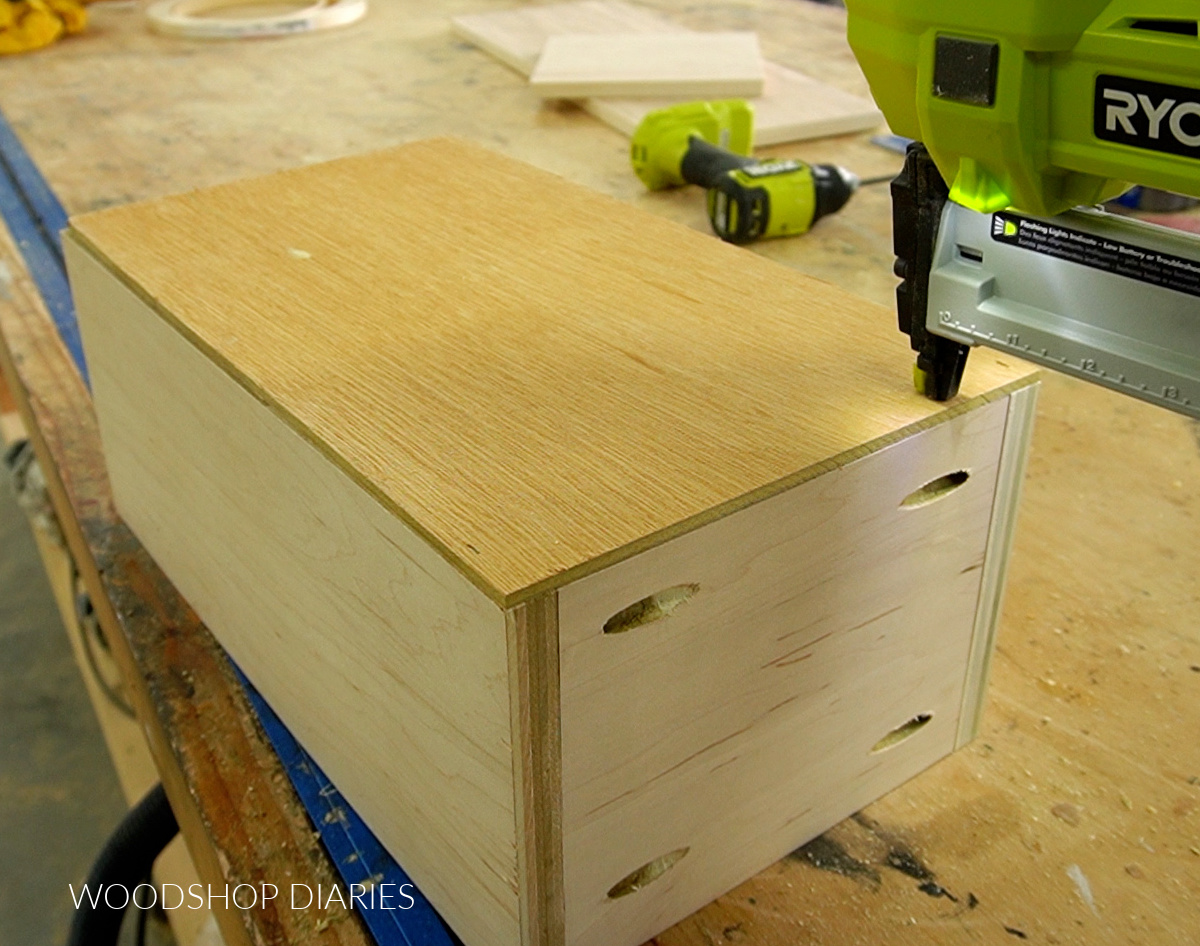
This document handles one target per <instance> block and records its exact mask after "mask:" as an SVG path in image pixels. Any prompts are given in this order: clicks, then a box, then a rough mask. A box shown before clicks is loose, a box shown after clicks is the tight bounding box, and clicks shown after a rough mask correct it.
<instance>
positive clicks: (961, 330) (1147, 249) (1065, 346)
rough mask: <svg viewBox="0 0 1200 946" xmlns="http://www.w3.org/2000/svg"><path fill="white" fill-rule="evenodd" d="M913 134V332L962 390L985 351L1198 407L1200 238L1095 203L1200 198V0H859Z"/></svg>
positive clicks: (925, 381)
mask: <svg viewBox="0 0 1200 946" xmlns="http://www.w3.org/2000/svg"><path fill="white" fill-rule="evenodd" d="M846 7H847V10H848V16H849V19H848V32H849V39H850V45H851V47H852V48H853V49H854V52H855V54H856V55H857V56H858V61H859V64H860V65H861V66H862V68H863V72H864V73H865V74H866V77H867V80H868V81H869V82H870V84H871V91H872V92H873V93H874V95H875V100H876V102H878V103H879V107H880V108H881V109H882V110H883V113H884V115H885V116H886V117H887V120H888V124H889V125H890V126H891V128H892V130H893V131H895V132H896V133H897V134H900V135H904V136H906V137H909V138H912V139H915V142H916V143H914V144H913V145H912V146H911V147H910V149H909V153H908V156H907V160H906V163H905V168H904V171H903V172H902V173H901V175H900V176H899V177H897V178H896V180H895V181H894V182H893V183H892V207H893V223H894V226H893V230H894V236H895V249H896V256H897V262H896V274H897V275H898V276H899V277H900V278H901V280H902V282H901V284H900V286H899V288H898V289H897V309H898V314H899V322H900V328H901V330H902V331H903V332H905V333H906V334H907V335H908V336H909V338H910V341H911V344H912V347H913V349H914V350H915V351H916V352H917V370H916V380H917V385H918V387H919V388H920V390H922V391H923V392H924V393H925V394H927V395H929V396H930V397H933V398H936V399H937V400H945V399H946V398H949V397H953V396H954V394H955V393H956V392H957V391H958V386H959V380H960V378H961V377H962V373H963V368H964V365H965V363H966V360H967V353H968V351H969V350H970V348H971V347H972V346H975V345H986V346H987V347H989V348H994V349H998V350H999V351H1003V352H1011V353H1012V354H1015V355H1018V356H1020V357H1022V358H1025V359H1028V360H1030V361H1034V362H1037V363H1038V364H1041V365H1044V366H1046V367H1049V368H1053V369H1055V370H1056V371H1063V372H1067V373H1069V374H1072V375H1074V376H1076V377H1079V378H1083V379H1086V380H1088V381H1092V382H1094V383H1096V384H1101V385H1105V386H1106V387H1110V388H1113V389H1114V390H1117V391H1122V392H1124V393H1126V394H1131V395H1133V396H1134V397H1139V398H1142V399H1144V400H1147V401H1150V402H1151V403H1154V404H1159V405H1161V406H1163V407H1168V408H1170V409H1172V410H1176V411H1179V412H1181V413H1184V414H1188V415H1190V416H1192V417H1196V418H1200V237H1197V236H1195V235H1193V234H1187V233H1183V232H1181V231H1176V230H1168V229H1166V228H1163V227H1155V226H1150V225H1148V224H1146V223H1142V222H1140V221H1136V220H1130V219H1128V218H1126V217H1123V216H1119V215H1117V214H1112V213H1105V212H1103V211H1100V210H1097V209H1095V207H1094V205H1095V204H1097V203H1099V202H1101V201H1104V200H1107V199H1108V198H1111V197H1114V196H1116V195H1117V194H1119V193H1121V192H1122V191H1123V190H1125V189H1126V188H1127V187H1128V186H1129V185H1130V184H1142V185H1148V186H1151V187H1156V188H1159V189H1162V190H1169V191H1178V192H1181V193H1183V194H1189V195H1192V196H1196V197H1200V3H1197V0H974V2H969V3H964V2H962V0H846Z"/></svg>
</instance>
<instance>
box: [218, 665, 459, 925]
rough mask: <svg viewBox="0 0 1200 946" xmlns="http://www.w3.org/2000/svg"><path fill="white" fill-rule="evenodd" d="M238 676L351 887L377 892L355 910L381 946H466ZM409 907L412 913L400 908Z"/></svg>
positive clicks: (290, 735) (256, 694)
mask: <svg viewBox="0 0 1200 946" xmlns="http://www.w3.org/2000/svg"><path fill="white" fill-rule="evenodd" d="M235 669H236V668H235ZM238 677H239V679H240V680H241V681H242V685H243V686H244V687H245V688H246V694H247V695H248V696H249V697H250V704H251V705H252V706H253V707H254V711H255V712H256V713H257V714H258V719H259V722H261V723H262V727H263V730H264V731H265V732H266V734H267V738H268V739H269V740H270V741H271V745H272V746H274V747H275V751H276V752H277V753H278V754H279V759H280V761H281V762H282V763H283V766H284V768H285V769H286V770H287V774H288V778H290V779H291V781H292V785H294V786H295V788H296V792H297V794H299V796H300V800H301V801H302V802H303V803H304V808H305V810H306V811H307V812H308V815H309V817H310V818H312V820H313V823H314V824H316V826H317V830H318V831H319V832H320V833H321V840H322V841H323V842H324V844H325V847H326V849H327V850H328V851H329V854H330V857H331V858H332V859H333V863H334V864H335V866H336V867H337V870H338V873H339V874H341V877H342V881H343V882H344V883H345V885H346V888H347V889H348V890H350V891H351V892H354V893H363V892H364V891H368V890H372V889H373V890H374V891H376V894H377V895H376V897H374V898H372V897H370V895H369V894H364V897H360V899H359V900H358V901H356V902H355V904H354V908H355V909H356V910H357V911H358V913H359V915H360V916H361V917H362V918H363V920H364V921H365V922H366V924H367V928H368V929H369V930H370V931H371V935H373V936H374V937H375V939H376V941H377V942H378V943H379V946H462V944H461V942H460V941H459V939H458V937H457V936H455V935H454V933H453V932H452V931H451V930H450V928H449V927H448V926H446V924H445V923H444V922H443V920H442V918H441V917H440V916H438V914H437V911H436V910H434V908H433V906H432V905H431V904H430V903H429V901H428V900H426V899H425V897H424V895H423V894H422V893H421V892H420V891H419V890H417V888H416V886H415V885H414V884H413V882H412V881H411V880H410V879H409V877H408V875H407V874H406V873H405V872H404V871H403V870H402V869H401V867H400V865H399V864H397V863H396V862H395V861H394V860H393V859H392V857H391V855H390V854H388V853H387V851H385V850H384V848H383V845H381V844H380V843H379V841H378V840H377V839H376V837H375V835H374V834H373V833H372V832H371V830H370V829H369V828H368V827H367V826H366V825H365V824H364V823H363V821H362V819H361V818H359V816H358V815H357V814H356V813H355V811H354V809H353V808H351V807H350V806H349V805H348V804H346V801H345V799H343V798H342V794H341V792H339V791H338V790H337V789H336V788H335V787H334V786H333V784H332V783H331V782H330V781H329V779H328V778H326V777H325V773H324V772H322V771H321V769H320V767H319V766H318V765H317V763H315V762H314V761H313V760H312V758H311V757H310V756H309V755H308V753H306V752H305V751H304V749H302V748H301V747H300V744H299V743H298V742H296V739H295V737H293V736H292V734H291V733H290V732H289V731H288V729H287V727H286V726H284V725H283V723H282V722H281V721H280V719H279V717H278V716H276V715H275V713H274V711H273V710H272V709H271V707H270V706H268V705H267V703H266V701H265V700H264V699H263V698H262V696H261V695H260V694H259V692H258V691H257V690H256V689H254V686H253V684H251V683H250V681H249V680H247V679H246V677H245V675H243V674H242V672H241V670H238ZM352 885H357V886H352ZM388 885H392V886H388ZM404 885H407V886H404ZM380 892H386V894H387V895H388V896H389V897H390V903H391V905H392V906H393V907H396V909H386V908H384V907H383V906H381V905H380V900H379V897H378V894H379V893H380ZM282 895H283V894H282V893H281V896H282ZM305 896H307V895H305ZM410 903H411V906H409V904H410ZM404 906H407V907H408V908H407V909H400V908H399V907H404Z"/></svg>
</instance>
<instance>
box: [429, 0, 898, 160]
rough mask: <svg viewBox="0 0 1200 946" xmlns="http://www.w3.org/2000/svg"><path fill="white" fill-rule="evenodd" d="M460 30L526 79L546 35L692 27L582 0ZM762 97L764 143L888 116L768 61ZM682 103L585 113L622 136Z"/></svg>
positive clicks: (469, 19)
mask: <svg viewBox="0 0 1200 946" xmlns="http://www.w3.org/2000/svg"><path fill="white" fill-rule="evenodd" d="M452 23H453V28H454V32H455V33H456V34H457V35H458V36H459V37H461V38H462V39H465V40H466V41H467V42H470V43H473V44H474V45H476V46H478V47H479V48H480V49H482V50H483V51H484V52H486V53H488V54H489V55H491V56H493V57H494V58H496V59H498V60H499V61H500V62H502V63H504V64H505V65H506V66H508V67H509V68H511V69H515V70H516V71H517V72H519V73H520V74H521V75H523V76H528V75H530V74H531V73H532V72H533V68H534V65H535V64H536V63H537V59H538V56H539V55H540V53H541V50H542V45H543V44H544V43H545V41H546V38H547V37H548V36H552V35H557V34H561V33H614V32H639V33H641V32H671V31H674V32H686V28H685V27H682V26H679V25H678V24H676V23H672V22H671V21H669V20H666V19H663V18H662V17H660V16H657V15H655V14H653V13H649V12H647V11H645V10H641V9H639V8H637V7H634V6H630V5H629V4H627V3H622V2H621V0H578V2H574V3H555V4H550V5H547V6H526V7H520V8H518V9H516V10H504V11H501V12H498V13H479V14H470V15H467V16H460V17H455V18H454V19H453V21H452ZM763 69H764V73H765V87H764V91H763V94H762V95H761V96H758V97H757V98H753V99H751V100H750V101H751V104H752V105H753V106H754V140H755V143H756V144H759V145H771V144H780V143H782V142H785V141H804V140H807V139H810V138H820V137H823V136H826V135H843V134H850V133H852V132H855V131H863V130H866V129H868V128H874V127H876V126H878V125H879V124H880V123H881V122H882V121H883V116H882V115H881V114H880V112H879V110H878V109H877V108H876V107H875V103H874V102H872V101H871V100H870V99H869V98H864V97H862V96H857V95H852V94H850V93H848V92H844V91H842V90H841V89H838V88H835V87H834V86H831V85H829V84H827V83H824V82H821V81H820V80H818V79H814V78H812V77H810V76H806V75H803V74H802V73H799V72H796V71H795V70H793V69H788V68H787V67H786V66H781V65H779V64H778V63H773V62H769V61H767V62H764V63H763ZM675 101H677V100H676V99H667V98H662V99H628V98H589V99H585V100H584V102H583V103H582V104H583V107H584V108H585V109H586V110H587V111H588V112H590V113H591V114H592V115H594V116H596V117H597V118H598V119H600V120H601V121H602V122H605V123H606V124H608V125H610V126H611V127H613V128H615V129H616V130H617V131H619V132H621V133H622V134H626V135H630V134H632V133H633V130H634V129H635V128H637V126H638V123H639V122H640V121H641V120H642V117H643V116H644V115H645V114H646V113H647V112H649V111H652V110H653V109H656V108H663V107H665V106H667V105H671V104H673V103H674V102H675Z"/></svg>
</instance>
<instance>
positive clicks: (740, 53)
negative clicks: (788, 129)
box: [529, 31, 763, 99]
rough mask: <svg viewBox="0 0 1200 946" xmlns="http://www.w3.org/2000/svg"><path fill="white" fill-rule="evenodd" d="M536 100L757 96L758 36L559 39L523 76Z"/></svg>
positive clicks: (569, 35) (626, 35)
mask: <svg viewBox="0 0 1200 946" xmlns="http://www.w3.org/2000/svg"><path fill="white" fill-rule="evenodd" d="M529 85H530V88H532V89H533V90H534V91H535V92H537V94H538V95H540V96H542V98H559V99H582V98H590V97H591V96H605V95H608V96H628V97H631V98H651V97H654V96H673V97H676V98H725V97H731V96H755V95H760V94H762V91H763V62H762V53H761V52H760V50H759V48H758V36H757V35H755V34H754V33H746V32H725V33H694V32H690V31H689V32H663V33H562V34H558V35H553V36H548V37H546V41H545V43H544V44H543V46H542V54H541V56H540V57H539V58H538V61H537V64H536V65H535V66H534V68H533V73H532V75H530V77H529Z"/></svg>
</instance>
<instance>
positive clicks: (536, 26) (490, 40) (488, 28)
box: [450, 0, 685, 76]
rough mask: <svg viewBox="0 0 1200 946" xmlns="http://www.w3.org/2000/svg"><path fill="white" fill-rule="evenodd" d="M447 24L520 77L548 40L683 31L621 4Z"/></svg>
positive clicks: (566, 6)
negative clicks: (568, 35)
mask: <svg viewBox="0 0 1200 946" xmlns="http://www.w3.org/2000/svg"><path fill="white" fill-rule="evenodd" d="M450 22H451V25H452V27H453V29H454V32H455V33H456V34H457V35H458V36H459V37H461V38H462V39H465V40H466V41H467V42H468V43H472V44H474V45H476V46H478V47H479V48H480V49H482V50H483V51H484V52H486V53H487V54H488V55H490V56H493V57H494V58H496V59H499V60H500V61H501V62H502V63H504V64H505V65H506V66H508V67H509V68H510V69H515V70H516V71H517V72H519V73H521V75H523V76H528V75H529V74H530V73H532V72H533V67H534V65H536V64H537V60H538V56H540V55H541V54H542V45H543V44H544V43H545V42H546V37H547V36H554V35H558V34H560V33H577V34H582V33H653V32H671V31H675V32H684V31H685V27H682V26H678V25H676V24H674V23H671V22H670V21H669V20H664V19H663V18H662V17H660V16H657V15H656V14H654V13H650V12H649V11H647V10H642V9H640V8H638V7H634V6H630V5H629V4H628V3H622V2H621V0H578V2H575V3H552V4H549V5H547V6H524V7H518V8H517V9H515V10H502V11H500V12H498V13H472V14H468V15H466V16H456V17H454V19H453V20H451V21H450Z"/></svg>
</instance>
